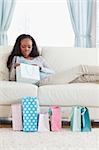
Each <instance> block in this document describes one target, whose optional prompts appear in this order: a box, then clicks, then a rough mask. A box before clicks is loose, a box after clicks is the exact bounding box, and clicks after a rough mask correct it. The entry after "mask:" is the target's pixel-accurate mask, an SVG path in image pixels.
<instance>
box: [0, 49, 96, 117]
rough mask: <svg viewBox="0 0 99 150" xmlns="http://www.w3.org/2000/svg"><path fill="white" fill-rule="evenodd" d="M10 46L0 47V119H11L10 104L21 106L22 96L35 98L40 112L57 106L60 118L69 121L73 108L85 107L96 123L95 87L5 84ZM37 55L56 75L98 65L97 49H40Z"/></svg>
mask: <svg viewBox="0 0 99 150" xmlns="http://www.w3.org/2000/svg"><path fill="white" fill-rule="evenodd" d="M11 50H12V46H5V47H4V46H0V117H10V116H11V104H13V103H19V102H21V99H22V97H23V96H27V95H29V96H37V97H38V98H39V103H40V106H41V107H40V108H41V111H45V109H46V110H47V108H48V107H49V106H51V105H59V106H61V111H62V118H67V119H68V118H69V117H70V112H71V108H72V106H74V105H81V106H87V107H88V108H89V111H90V116H91V119H94V120H99V84H95V83H73V84H59V85H44V86H40V87H39V88H38V87H37V86H36V85H33V84H27V83H17V82H12V81H8V79H9V73H8V69H7V67H6V61H7V58H8V55H9V54H10V51H11ZM40 53H41V55H42V56H43V57H44V58H45V59H46V60H47V62H48V63H49V64H50V66H51V67H52V68H53V69H54V70H55V71H56V72H60V71H64V70H66V69H69V68H71V67H73V66H76V65H79V64H88V65H98V49H97V48H68V47H42V48H40Z"/></svg>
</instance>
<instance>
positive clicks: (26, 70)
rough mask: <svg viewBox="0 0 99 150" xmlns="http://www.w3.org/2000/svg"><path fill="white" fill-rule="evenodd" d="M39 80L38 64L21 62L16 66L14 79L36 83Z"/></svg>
mask: <svg viewBox="0 0 99 150" xmlns="http://www.w3.org/2000/svg"><path fill="white" fill-rule="evenodd" d="M39 80H40V72H39V66H33V65H29V64H24V63H21V64H20V66H18V67H16V81H17V82H26V83H33V84H35V83H37V82H38V81H39Z"/></svg>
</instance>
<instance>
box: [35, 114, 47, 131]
mask: <svg viewBox="0 0 99 150" xmlns="http://www.w3.org/2000/svg"><path fill="white" fill-rule="evenodd" d="M45 131H50V129H49V115H48V113H40V114H39V121H38V132H45Z"/></svg>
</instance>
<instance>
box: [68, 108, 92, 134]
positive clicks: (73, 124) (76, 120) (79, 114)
mask: <svg viewBox="0 0 99 150" xmlns="http://www.w3.org/2000/svg"><path fill="white" fill-rule="evenodd" d="M70 128H71V130H72V131H81V132H88V131H91V120H90V115H89V110H88V108H87V107H82V106H74V107H73V108H72V113H71V119H70Z"/></svg>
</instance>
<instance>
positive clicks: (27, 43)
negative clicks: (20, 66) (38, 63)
mask: <svg viewBox="0 0 99 150" xmlns="http://www.w3.org/2000/svg"><path fill="white" fill-rule="evenodd" d="M20 49H21V53H22V54H23V56H24V57H25V58H28V57H29V55H30V53H31V51H32V40H31V39H29V38H25V39H23V40H21V42H20Z"/></svg>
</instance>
